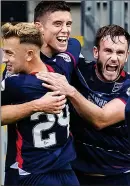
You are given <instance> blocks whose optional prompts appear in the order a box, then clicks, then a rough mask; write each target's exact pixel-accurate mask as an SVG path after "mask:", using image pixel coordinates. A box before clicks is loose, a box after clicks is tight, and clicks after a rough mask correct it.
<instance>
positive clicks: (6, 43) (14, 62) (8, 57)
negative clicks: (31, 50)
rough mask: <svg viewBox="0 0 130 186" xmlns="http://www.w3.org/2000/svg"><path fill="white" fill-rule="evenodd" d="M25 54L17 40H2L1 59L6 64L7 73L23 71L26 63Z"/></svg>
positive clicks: (13, 38)
mask: <svg viewBox="0 0 130 186" xmlns="http://www.w3.org/2000/svg"><path fill="white" fill-rule="evenodd" d="M25 56H26V52H25V49H24V46H23V45H22V44H20V43H19V39H18V38H16V37H11V38H9V39H4V40H3V59H2V61H3V62H4V63H6V66H7V71H8V72H9V73H10V74H14V73H19V72H23V71H24V66H25V63H26V59H25Z"/></svg>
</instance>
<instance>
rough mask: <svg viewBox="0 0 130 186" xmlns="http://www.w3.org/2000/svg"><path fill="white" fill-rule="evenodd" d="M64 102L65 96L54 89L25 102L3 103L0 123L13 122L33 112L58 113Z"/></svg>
mask: <svg viewBox="0 0 130 186" xmlns="http://www.w3.org/2000/svg"><path fill="white" fill-rule="evenodd" d="M2 97H3V96H2ZM3 99H4V98H3ZM6 101H7V99H6ZM65 102H66V99H65V96H64V95H62V96H59V91H56V92H48V93H47V94H46V95H44V96H43V97H41V98H39V99H36V100H34V101H30V102H27V103H23V104H18V105H3V106H2V107H1V123H2V125H7V124H11V123H15V122H17V121H18V120H21V119H23V118H25V117H28V116H30V115H31V114H32V113H34V112H46V113H52V114H59V113H60V112H61V110H62V109H63V108H64V106H65Z"/></svg>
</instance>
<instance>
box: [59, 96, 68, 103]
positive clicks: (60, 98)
mask: <svg viewBox="0 0 130 186" xmlns="http://www.w3.org/2000/svg"><path fill="white" fill-rule="evenodd" d="M61 101H67V100H66V98H65V95H61V96H58V97H57V102H61Z"/></svg>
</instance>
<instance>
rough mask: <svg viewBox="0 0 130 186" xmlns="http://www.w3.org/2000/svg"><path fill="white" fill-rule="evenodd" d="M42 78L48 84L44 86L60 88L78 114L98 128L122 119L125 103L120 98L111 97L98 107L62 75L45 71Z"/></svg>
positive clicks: (52, 88)
mask: <svg viewBox="0 0 130 186" xmlns="http://www.w3.org/2000/svg"><path fill="white" fill-rule="evenodd" d="M40 79H41V77H40ZM42 79H43V80H44V81H45V82H47V83H48V84H49V85H48V84H45V83H43V85H44V86H46V87H47V88H49V89H51V90H53V91H54V90H60V93H61V94H64V95H66V96H67V97H68V98H69V100H70V101H71V103H72V104H73V106H74V108H75V109H76V111H77V112H78V113H79V115H80V116H81V117H83V118H84V119H86V120H88V121H90V123H92V125H93V126H94V127H95V128H97V129H98V130H100V129H103V128H105V127H107V126H110V125H113V124H115V123H117V122H119V121H122V120H124V111H125V103H124V102H123V101H122V100H121V99H113V100H112V101H110V102H109V103H107V104H106V105H105V106H104V107H103V108H100V107H99V106H97V105H95V104H94V103H92V102H91V101H89V100H87V99H86V98H85V97H84V96H82V95H81V94H80V93H79V92H78V91H77V90H76V89H75V88H74V87H73V86H71V85H70V84H69V83H68V82H67V80H66V78H65V77H64V76H63V75H59V74H56V73H46V74H43V75H42Z"/></svg>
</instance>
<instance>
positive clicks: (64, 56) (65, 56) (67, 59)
mask: <svg viewBox="0 0 130 186" xmlns="http://www.w3.org/2000/svg"><path fill="white" fill-rule="evenodd" d="M57 56H60V57H62V58H63V59H64V60H65V61H66V62H71V58H70V56H69V55H68V54H65V53H60V54H58V55H57Z"/></svg>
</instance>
